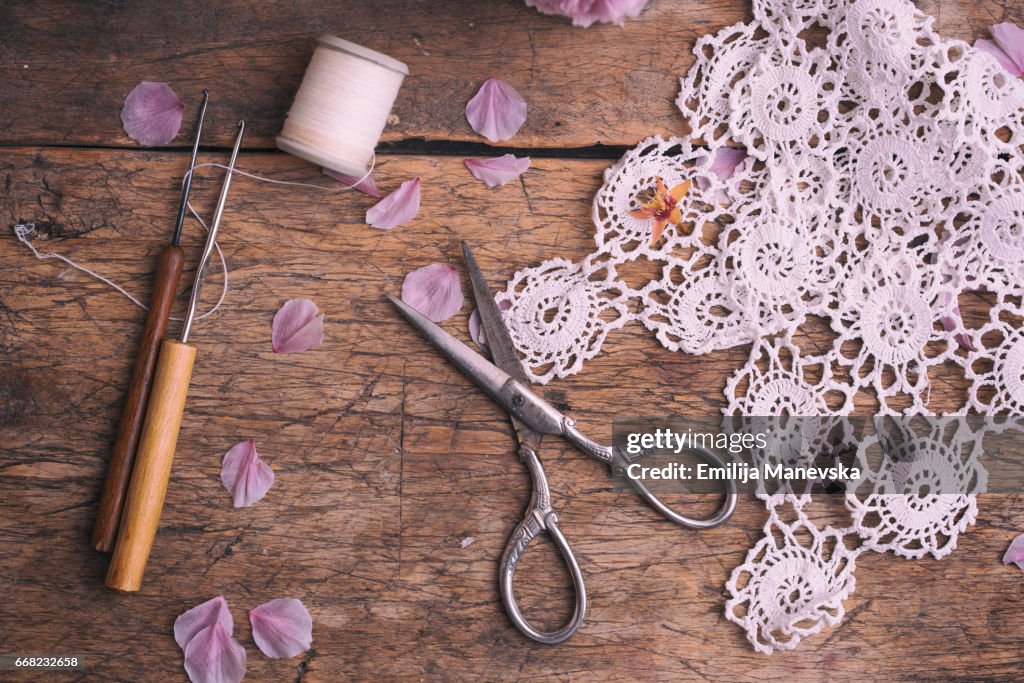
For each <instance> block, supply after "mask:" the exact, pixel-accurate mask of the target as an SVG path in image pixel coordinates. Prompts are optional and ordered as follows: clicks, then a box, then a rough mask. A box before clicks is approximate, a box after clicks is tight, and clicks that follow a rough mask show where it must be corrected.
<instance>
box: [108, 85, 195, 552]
mask: <svg viewBox="0 0 1024 683" xmlns="http://www.w3.org/2000/svg"><path fill="white" fill-rule="evenodd" d="M209 101H210V95H209V93H208V92H207V91H205V90H204V91H203V102H202V104H201V105H200V107H199V123H198V124H197V125H196V133H195V140H194V141H193V143H192V159H191V161H190V162H189V167H188V174H187V175H186V176H185V182H184V183H183V184H182V186H181V200H180V201H179V203H178V219H177V221H176V222H175V224H174V234H173V235H172V237H171V242H170V244H168V245H167V246H165V247H164V248H163V249H162V250H161V251H160V256H159V257H158V259H157V264H156V278H155V280H154V283H153V298H152V300H151V301H150V304H149V311H148V312H147V313H146V325H145V327H143V328H142V341H141V343H140V344H139V353H138V355H137V356H136V357H135V367H134V369H133V370H132V378H131V381H130V382H129V384H128V395H127V397H126V398H125V402H124V408H123V409H122V410H121V423H120V425H119V426H118V429H117V438H116V439H114V448H113V452H112V453H111V455H110V463H109V464H108V465H107V478H106V481H105V482H104V484H103V493H102V495H101V496H100V508H99V513H98V514H97V516H96V525H95V526H94V527H93V530H92V545H93V547H94V548H95V549H96V550H101V551H103V552H109V551H110V550H111V549H112V548H113V547H114V539H115V538H116V537H117V527H118V525H119V524H120V521H121V508H122V507H123V505H124V495H125V492H126V491H127V490H128V480H129V479H130V478H131V474H132V463H133V461H134V460H135V451H136V448H137V447H138V443H139V434H140V433H141V431H142V418H143V416H144V415H145V414H146V403H147V400H148V399H149V390H150V386H151V384H152V382H153V370H154V369H155V368H156V357H157V352H158V351H159V349H160V340H162V339H163V338H164V336H165V335H166V334H167V321H168V320H169V319H170V315H171V307H172V306H173V305H174V294H175V292H176V291H177V289H178V282H179V280H180V279H181V271H182V268H183V266H184V264H185V252H184V251H183V250H182V248H181V246H180V244H179V242H180V241H181V226H182V225H183V224H184V222H185V211H186V210H187V208H188V196H189V193H190V192H191V190H192V174H193V172H194V171H195V168H196V155H197V154H198V153H199V138H200V137H201V135H202V132H203V120H204V119H205V118H206V105H207V104H208V103H209Z"/></svg>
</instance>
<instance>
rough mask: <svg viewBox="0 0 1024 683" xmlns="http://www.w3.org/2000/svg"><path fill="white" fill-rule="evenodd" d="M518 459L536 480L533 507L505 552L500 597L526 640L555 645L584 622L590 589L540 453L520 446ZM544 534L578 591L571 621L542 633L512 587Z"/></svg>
mask: <svg viewBox="0 0 1024 683" xmlns="http://www.w3.org/2000/svg"><path fill="white" fill-rule="evenodd" d="M519 457H520V458H522V460H523V462H524V463H526V466H527V467H528V468H529V470H530V478H531V479H532V480H533V496H532V497H531V498H530V506H529V508H527V511H526V516H525V517H523V519H522V521H521V522H519V524H518V525H517V526H516V528H515V531H513V532H512V536H511V538H509V540H508V545H506V546H505V552H504V553H503V554H502V556H501V565H500V567H499V568H498V577H499V583H500V584H501V598H502V600H503V601H504V602H505V611H506V612H508V616H509V619H511V620H512V623H513V624H515V626H516V628H518V629H519V630H520V631H522V632H523V634H525V635H526V636H527V637H529V638H532V639H533V640H536V641H537V642H538V643H546V644H549V645H554V644H557V643H562V642H565V641H566V640H568V639H569V638H571V637H572V635H573V634H574V633H576V631H578V630H579V628H580V625H581V624H582V623H583V617H584V615H585V613H586V611H587V587H586V586H585V585H584V584H583V574H582V572H580V566H579V564H578V563H577V562H576V557H575V556H574V555H573V554H572V549H571V548H570V547H569V542H568V541H567V540H565V536H564V535H562V531H561V529H559V528H558V514H557V513H556V512H555V511H554V510H553V509H552V508H551V492H550V491H549V489H548V479H547V476H546V475H545V474H544V467H543V466H542V465H541V464H540V460H539V459H538V458H537V453H536V451H534V450H533V449H532V448H530V447H529V446H528V445H526V444H522V445H521V446H520V447H519ZM543 532H547V534H548V536H550V537H551V540H552V541H553V542H554V544H555V546H556V547H557V548H558V551H559V552H560V553H561V554H562V559H563V560H565V564H566V566H567V567H568V568H569V573H570V574H572V582H573V587H574V589H575V591H576V608H575V611H574V612H573V615H572V618H571V619H569V622H568V623H567V624H566V625H565V626H563V627H562V628H560V629H558V630H556V631H541V630H540V629H538V628H535V627H534V626H532V625H531V624H530V622H529V621H527V620H526V618H525V617H524V616H523V613H522V612H521V611H520V610H519V604H518V603H517V602H516V596H515V592H514V591H513V588H512V579H513V577H514V576H515V573H516V567H517V566H518V564H519V559H520V558H521V557H522V556H523V553H524V552H526V548H527V547H528V546H529V545H530V542H531V541H532V540H533V539H534V538H536V537H537V536H538V535H540V534H541V533H543Z"/></svg>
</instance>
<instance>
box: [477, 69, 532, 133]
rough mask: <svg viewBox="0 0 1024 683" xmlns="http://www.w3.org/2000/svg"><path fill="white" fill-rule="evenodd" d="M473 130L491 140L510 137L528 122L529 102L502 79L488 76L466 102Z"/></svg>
mask: <svg viewBox="0 0 1024 683" xmlns="http://www.w3.org/2000/svg"><path fill="white" fill-rule="evenodd" d="M466 119H467V120H468V121H469V125H470V126H472V127H473V130H474V131H476V132H477V133H479V134H480V135H483V136H484V137H485V138H487V139H488V140H490V141H491V142H500V141H502V140H508V139H509V138H510V137H512V136H513V135H515V134H516V133H517V132H518V131H519V128H520V126H522V125H523V122H524V121H526V102H525V101H524V100H523V98H522V97H520V96H519V93H517V92H516V91H515V89H514V88H513V87H512V86H511V85H509V84H508V83H506V82H505V81H503V80H501V79H500V78H488V79H487V80H486V81H484V84H483V85H481V86H480V90H479V91H477V93H476V95H473V99H471V100H470V101H469V104H467V105H466Z"/></svg>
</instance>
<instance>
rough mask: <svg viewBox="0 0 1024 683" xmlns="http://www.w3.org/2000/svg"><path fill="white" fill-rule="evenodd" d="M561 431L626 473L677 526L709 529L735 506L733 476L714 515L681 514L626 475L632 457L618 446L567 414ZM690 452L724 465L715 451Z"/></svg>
mask: <svg viewBox="0 0 1024 683" xmlns="http://www.w3.org/2000/svg"><path fill="white" fill-rule="evenodd" d="M562 433H563V434H564V435H565V438H567V439H568V440H569V441H570V442H571V443H572V444H573V445H574V446H576V447H577V448H579V449H580V450H582V451H583V452H584V453H586V454H587V455H589V456H591V457H592V458H597V459H598V460H600V461H602V462H605V463H607V464H608V465H609V466H610V467H611V468H612V473H613V474H615V475H616V476H619V477H625V478H626V481H628V482H629V484H630V486H632V487H633V489H634V490H635V491H636V492H637V493H638V494H640V495H641V496H642V497H643V499H644V500H646V501H647V504H648V505H650V506H651V507H652V508H654V509H655V510H657V511H658V512H659V513H660V514H661V515H662V516H663V517H664V518H665V519H667V520H669V521H670V522H674V523H676V524H678V525H679V526H684V527H687V528H689V529H711V528H713V527H716V526H718V525H719V524H721V523H722V522H724V521H726V520H727V519H729V517H731V516H732V513H733V512H734V511H735V510H736V482H735V481H733V480H732V479H726V480H725V482H724V483H725V500H724V501H722V506H721V507H720V508H718V511H717V512H716V513H715V514H714V515H712V516H711V517H707V518H704V519H698V518H695V517H687V516H686V515H681V514H679V513H678V512H676V511H675V510H673V509H672V508H671V507H669V506H668V504H666V503H665V502H664V501H663V500H661V499H660V498H658V496H656V495H655V494H654V492H653V491H651V490H650V489H649V488H647V486H646V485H645V484H644V483H643V481H641V480H639V479H633V478H632V477H628V476H626V472H627V471H628V470H629V466H630V465H631V464H632V461H630V459H629V458H628V457H626V455H625V454H624V453H622V452H621V451H620V450H619V449H617V448H613V447H612V446H605V445H603V444H599V443H597V442H596V441H594V440H593V439H591V438H590V437H588V436H587V435H586V434H584V433H583V432H581V431H580V430H579V428H577V427H576V422H575V420H573V419H572V418H569V417H567V418H565V419H564V420H563V423H562ZM691 452H693V453H695V454H696V455H698V456H700V457H701V458H703V459H705V460H707V461H708V462H709V463H711V464H712V465H714V466H715V467H721V468H724V467H726V462H725V460H723V459H722V457H721V456H719V455H718V454H717V453H715V452H714V451H710V450H708V449H706V448H693V449H692V450H691Z"/></svg>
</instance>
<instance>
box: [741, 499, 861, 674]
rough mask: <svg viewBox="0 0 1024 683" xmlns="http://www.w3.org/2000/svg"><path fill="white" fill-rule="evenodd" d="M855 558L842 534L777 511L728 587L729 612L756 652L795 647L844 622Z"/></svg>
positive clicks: (853, 582)
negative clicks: (786, 518)
mask: <svg viewBox="0 0 1024 683" xmlns="http://www.w3.org/2000/svg"><path fill="white" fill-rule="evenodd" d="M777 537H778V538H781V539H782V543H779V542H778V540H777ZM855 559H856V554H855V553H854V552H852V551H850V550H848V549H847V548H846V546H845V544H844V543H843V534H842V533H841V532H838V531H835V530H833V529H831V528H828V529H825V530H823V531H820V530H818V529H817V528H815V527H814V526H813V525H811V524H809V523H807V521H806V520H804V519H801V518H800V517H799V516H798V519H797V521H795V522H793V523H786V522H784V521H782V520H781V519H780V518H779V516H778V515H777V514H776V512H775V510H774V509H773V510H772V515H771V518H770V519H769V521H768V523H767V524H766V525H765V536H764V538H762V539H761V540H760V541H758V543H757V545H755V546H754V548H753V549H752V550H751V551H750V552H749V553H748V554H747V559H746V561H745V562H744V563H743V564H742V565H740V567H738V568H737V569H736V571H735V572H733V575H732V578H730V579H729V582H728V583H727V584H726V586H725V587H726V590H728V591H729V594H730V595H731V598H730V599H729V601H728V602H727V603H726V606H725V616H726V617H727V618H728V619H729V620H730V621H733V622H735V623H737V624H739V625H740V626H741V627H743V628H744V629H745V630H746V631H747V633H748V634H749V635H750V642H751V644H753V646H754V649H755V650H757V651H758V652H764V653H766V654H767V653H770V652H772V651H774V650H792V649H793V648H795V647H796V646H797V644H798V643H799V642H800V640H801V639H803V638H805V637H807V636H809V635H811V634H814V633H817V632H819V631H821V630H822V629H823V628H825V627H826V626H835V625H836V624H838V623H839V622H840V621H841V620H842V618H843V614H844V613H845V610H844V608H843V600H845V599H846V598H847V597H849V596H850V594H851V593H853V589H854V587H855V585H856V580H855V578H854V575H853V570H854V566H855Z"/></svg>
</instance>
